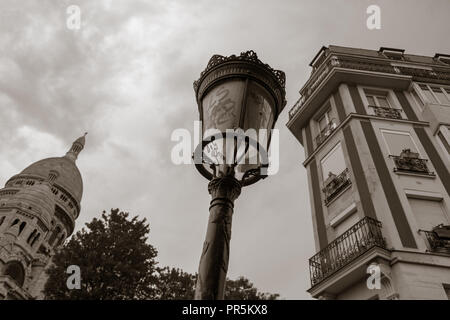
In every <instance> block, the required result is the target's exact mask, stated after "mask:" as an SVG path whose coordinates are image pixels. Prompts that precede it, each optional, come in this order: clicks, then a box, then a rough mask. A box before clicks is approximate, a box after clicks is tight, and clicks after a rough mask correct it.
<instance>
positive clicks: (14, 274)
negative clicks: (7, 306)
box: [4, 261, 25, 287]
mask: <svg viewBox="0 0 450 320" xmlns="http://www.w3.org/2000/svg"><path fill="white" fill-rule="evenodd" d="M4 275H5V276H9V277H11V279H13V280H14V281H16V283H17V284H18V285H19V286H20V287H21V286H23V283H24V282H25V270H24V269H23V267H22V264H21V263H20V262H18V261H13V262H8V263H7V264H6V265H5V272H4Z"/></svg>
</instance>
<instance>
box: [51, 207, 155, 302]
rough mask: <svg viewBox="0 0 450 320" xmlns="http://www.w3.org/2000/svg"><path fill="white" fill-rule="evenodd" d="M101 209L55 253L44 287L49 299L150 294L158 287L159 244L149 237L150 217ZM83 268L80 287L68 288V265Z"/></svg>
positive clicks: (94, 298) (109, 298) (122, 296)
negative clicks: (153, 242)
mask: <svg viewBox="0 0 450 320" xmlns="http://www.w3.org/2000/svg"><path fill="white" fill-rule="evenodd" d="M128 217H129V214H128V213H125V212H119V209H114V210H113V209H111V213H110V214H108V215H107V214H106V212H105V211H103V214H102V216H101V219H97V218H94V219H93V220H92V222H90V223H87V224H86V227H87V230H86V229H85V228H83V229H82V230H81V231H79V232H77V233H76V234H75V235H74V236H73V237H72V238H71V239H70V240H69V241H68V242H67V244H66V245H65V246H64V248H63V250H60V251H59V252H58V253H57V254H55V256H54V257H53V260H52V261H53V264H52V266H51V267H50V268H49V269H48V271H47V274H48V276H49V278H48V281H47V283H46V286H45V289H44V293H45V295H46V298H47V299H86V300H89V299H92V300H105V299H107V300H112V299H148V298H152V297H154V295H155V290H156V288H155V287H156V285H155V284H156V281H157V279H156V276H155V270H156V261H155V258H156V255H157V251H156V249H155V248H154V247H153V246H152V245H150V244H148V243H146V241H147V235H148V233H149V231H150V228H149V225H148V224H146V219H145V218H144V219H142V220H139V219H138V217H134V218H132V219H128ZM69 265H76V266H79V267H80V270H81V282H80V283H81V289H79V290H78V289H72V290H70V289H68V288H67V285H66V280H67V277H68V276H69V275H68V274H67V273H66V270H67V268H68V266H69Z"/></svg>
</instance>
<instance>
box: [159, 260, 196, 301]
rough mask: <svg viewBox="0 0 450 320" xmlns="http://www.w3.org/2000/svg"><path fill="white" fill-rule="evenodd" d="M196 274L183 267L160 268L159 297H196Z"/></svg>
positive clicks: (190, 298)
mask: <svg viewBox="0 0 450 320" xmlns="http://www.w3.org/2000/svg"><path fill="white" fill-rule="evenodd" d="M195 279H196V276H195V275H193V274H191V273H187V272H184V271H183V270H181V269H175V268H169V267H165V268H161V269H158V285H157V288H158V289H157V299H160V300H192V299H194V292H195Z"/></svg>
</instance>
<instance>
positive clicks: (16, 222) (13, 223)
mask: <svg viewBox="0 0 450 320" xmlns="http://www.w3.org/2000/svg"><path fill="white" fill-rule="evenodd" d="M19 222H20V220H19V219H14V221H13V222H12V223H11V227H12V226H15V225H16V224H18V223H19Z"/></svg>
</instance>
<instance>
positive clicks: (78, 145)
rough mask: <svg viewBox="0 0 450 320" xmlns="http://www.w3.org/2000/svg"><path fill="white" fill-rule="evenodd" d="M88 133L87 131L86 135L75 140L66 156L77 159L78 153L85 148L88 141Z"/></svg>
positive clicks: (73, 159)
mask: <svg viewBox="0 0 450 320" xmlns="http://www.w3.org/2000/svg"><path fill="white" fill-rule="evenodd" d="M87 134H88V133H87V132H85V133H84V135H82V136H81V137H79V138H78V139H77V140H75V141H74V142H73V144H72V147H71V148H70V150H69V151H68V152H67V153H66V155H65V157H66V158H69V159H71V160H72V161H75V160H77V158H78V155H79V154H80V152H81V150H83V148H84V144H85V143H86V135H87Z"/></svg>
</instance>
